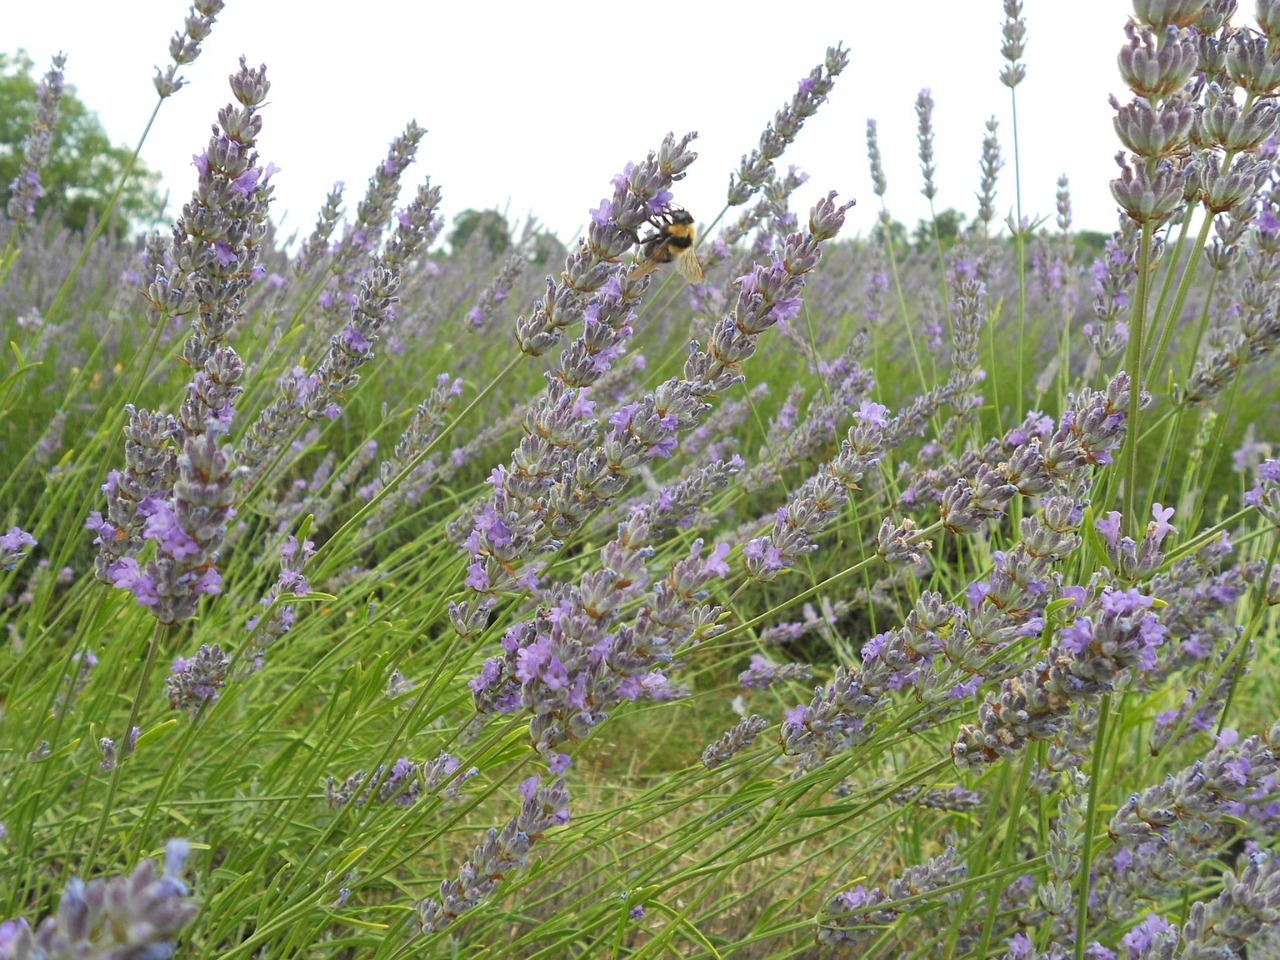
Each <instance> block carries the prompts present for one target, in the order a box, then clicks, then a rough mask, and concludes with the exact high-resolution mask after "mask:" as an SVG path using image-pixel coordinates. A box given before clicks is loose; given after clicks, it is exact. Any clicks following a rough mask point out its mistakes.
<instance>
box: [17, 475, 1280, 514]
mask: <svg viewBox="0 0 1280 960" xmlns="http://www.w3.org/2000/svg"><path fill="white" fill-rule="evenodd" d="M1257 478H1258V479H1257V482H1256V483H1255V484H1254V485H1253V488H1252V489H1251V490H1249V491H1248V492H1247V493H1246V494H1245V495H1244V502H1245V504H1246V505H1247V506H1250V507H1253V508H1254V509H1256V510H1257V511H1258V513H1259V514H1261V515H1262V516H1263V517H1265V518H1266V519H1267V520H1269V521H1270V522H1271V523H1273V524H1276V525H1277V526H1280V460H1265V461H1263V462H1262V463H1261V464H1259V465H1258V470H1257ZM15 529H16V528H15Z"/></svg>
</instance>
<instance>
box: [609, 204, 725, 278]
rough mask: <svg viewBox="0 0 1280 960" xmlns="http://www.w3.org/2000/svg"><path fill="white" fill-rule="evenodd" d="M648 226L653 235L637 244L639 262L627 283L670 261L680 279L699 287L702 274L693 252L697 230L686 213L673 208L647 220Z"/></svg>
mask: <svg viewBox="0 0 1280 960" xmlns="http://www.w3.org/2000/svg"><path fill="white" fill-rule="evenodd" d="M649 223H650V224H651V225H652V226H653V229H654V231H655V232H654V233H652V234H650V235H649V236H647V237H645V238H644V239H642V240H641V241H640V262H639V263H637V264H636V266H635V269H633V270H632V271H631V273H630V275H629V276H628V278H627V279H629V280H639V279H640V278H641V277H644V276H648V275H649V274H651V273H653V272H654V271H655V270H657V269H658V267H660V266H662V265H663V264H664V263H670V262H671V261H672V260H674V261H675V262H676V269H677V270H679V271H680V275H681V276H682V277H684V278H685V279H686V280H688V281H689V282H690V283H701V282H702V280H703V278H704V277H705V276H706V274H704V273H703V270H702V264H701V263H699V262H698V255H697V254H696V253H695V252H694V250H693V241H694V239H695V237H696V235H697V230H696V228H695V227H694V225H693V217H692V215H691V214H690V213H689V211H688V210H681V209H680V208H678V207H673V208H672V209H670V210H668V211H667V212H666V213H663V214H659V215H657V216H654V217H650V218H649Z"/></svg>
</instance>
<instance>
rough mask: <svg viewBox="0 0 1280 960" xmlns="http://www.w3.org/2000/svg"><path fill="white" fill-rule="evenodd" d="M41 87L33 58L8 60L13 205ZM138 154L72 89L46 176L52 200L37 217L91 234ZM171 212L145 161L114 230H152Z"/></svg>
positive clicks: (1, 71) (2, 153)
mask: <svg viewBox="0 0 1280 960" xmlns="http://www.w3.org/2000/svg"><path fill="white" fill-rule="evenodd" d="M38 83H39V80H38V77H37V75H36V73H35V63H34V62H33V61H32V59H31V58H30V57H29V56H28V55H27V53H26V52H25V51H22V50H20V51H18V53H17V54H16V55H10V54H4V53H0V188H2V189H3V190H4V201H5V202H7V200H8V197H9V184H10V183H12V182H13V179H14V177H16V176H17V175H18V171H19V169H20V168H21V166H22V150H23V143H24V141H25V139H26V137H27V134H28V133H29V132H30V130H31V123H32V120H33V119H34V117H35V105H36V88H37V86H38ZM132 155H133V151H132V150H131V149H130V148H128V147H124V146H116V145H114V144H113V143H112V142H111V138H110V137H109V136H108V134H107V131H106V130H105V129H103V126H102V124H101V122H99V120H98V116H97V114H96V113H94V112H93V111H92V110H90V109H89V108H88V107H87V106H86V105H85V103H84V102H83V101H81V100H80V99H79V98H78V97H77V96H76V94H75V89H74V87H72V86H71V85H68V86H67V88H66V92H65V93H64V94H63V97H62V102H61V104H60V105H59V112H58V126H57V129H56V130H55V131H54V137H53V148H52V151H51V153H50V156H49V159H48V161H47V162H46V163H45V165H44V167H43V168H41V171H40V183H41V186H43V188H44V196H43V197H41V198H40V201H39V203H38V204H37V206H36V215H37V217H41V216H53V217H56V218H57V219H58V220H59V221H60V222H61V223H62V225H63V226H65V227H67V228H69V229H71V230H73V231H77V232H79V231H83V230H84V229H85V227H86V226H87V225H88V224H89V223H90V221H96V220H97V219H98V218H100V217H101V216H102V214H103V212H104V211H105V210H106V209H107V207H108V205H109V203H110V200H111V195H112V193H113V192H114V191H115V188H116V184H117V183H118V182H119V180H120V175H121V173H122V172H123V171H124V169H125V166H126V164H127V163H128V162H129V158H130V157H131V156H132ZM163 209H164V199H163V197H162V196H161V194H160V175H159V174H158V173H155V172H152V171H150V170H148V169H147V168H146V167H145V166H143V165H142V163H141V161H139V162H138V163H136V164H134V167H133V171H132V172H131V173H130V175H129V180H128V182H126V184H125V186H124V190H123V191H122V192H121V194H120V199H119V201H118V202H117V204H116V207H115V209H114V210H113V211H112V223H111V226H110V230H111V232H113V233H114V234H115V235H116V236H125V235H128V234H131V233H132V232H134V231H135V230H136V229H139V228H144V227H150V226H152V225H154V224H155V223H157V222H158V221H159V219H160V216H161V213H162V211H163Z"/></svg>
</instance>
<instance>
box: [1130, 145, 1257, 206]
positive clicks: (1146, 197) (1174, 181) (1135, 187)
mask: <svg viewBox="0 0 1280 960" xmlns="http://www.w3.org/2000/svg"><path fill="white" fill-rule="evenodd" d="M1241 159H1244V158H1241ZM1116 165H1117V166H1119V167H1120V178H1119V179H1118V180H1112V181H1111V196H1112V197H1114V198H1115V201H1116V203H1118V204H1119V205H1120V206H1121V208H1123V209H1124V211H1125V212H1126V213H1127V214H1129V216H1130V217H1131V218H1132V219H1133V220H1134V221H1135V222H1136V223H1148V222H1150V221H1152V220H1160V219H1162V218H1164V217H1166V216H1168V215H1169V214H1170V213H1171V212H1173V210H1174V208H1175V207H1177V205H1178V204H1179V202H1181V200H1182V175H1181V174H1180V173H1179V172H1178V171H1177V169H1176V168H1175V167H1174V165H1173V164H1172V163H1170V162H1169V161H1168V160H1161V161H1160V162H1159V163H1157V164H1156V169H1155V175H1154V176H1150V175H1149V174H1148V173H1147V167H1146V164H1142V163H1139V164H1138V165H1137V167H1136V168H1133V167H1130V166H1129V164H1128V161H1127V160H1126V159H1125V155H1124V154H1123V153H1117V154H1116ZM1228 206H1230V204H1228Z"/></svg>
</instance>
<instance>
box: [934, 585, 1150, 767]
mask: <svg viewBox="0 0 1280 960" xmlns="http://www.w3.org/2000/svg"><path fill="white" fill-rule="evenodd" d="M1151 607H1152V598H1151V597H1148V596H1144V595H1143V594H1140V593H1139V592H1138V591H1136V590H1125V591H1121V590H1113V589H1112V588H1110V587H1108V588H1106V589H1104V590H1103V591H1102V593H1101V594H1100V595H1099V596H1098V598H1097V599H1096V601H1095V602H1094V603H1093V604H1091V605H1089V606H1088V607H1086V608H1085V609H1084V610H1082V611H1080V613H1079V615H1078V616H1077V617H1076V620H1075V622H1074V623H1072V624H1071V625H1070V626H1069V627H1067V628H1066V629H1064V630H1063V631H1062V633H1061V635H1060V642H1059V644H1057V645H1054V646H1051V647H1050V648H1049V649H1048V650H1046V651H1045V653H1044V655H1043V658H1042V659H1039V660H1037V662H1036V663H1035V664H1033V665H1032V666H1031V667H1029V668H1028V669H1026V670H1024V671H1022V672H1021V673H1020V674H1018V675H1017V676H1015V677H1011V678H1009V679H1007V680H1005V681H1004V683H1003V684H1002V685H1001V687H1000V693H999V695H998V696H992V695H989V696H988V697H987V699H986V700H985V701H984V702H983V703H982V705H981V706H979V708H978V722H977V723H976V724H962V725H961V726H960V732H959V734H958V735H957V737H956V739H955V742H954V743H953V744H952V756H953V758H954V759H955V762H956V764H957V765H958V766H961V767H972V766H980V765H982V764H985V763H990V762H993V761H995V760H997V759H999V758H1000V757H1010V756H1013V755H1014V754H1015V753H1017V752H1018V751H1019V750H1021V749H1022V747H1023V746H1024V745H1025V744H1026V742H1027V741H1028V740H1047V739H1050V738H1052V737H1053V736H1054V735H1056V734H1057V733H1058V732H1059V731H1060V730H1061V729H1062V726H1063V722H1064V720H1065V718H1066V716H1067V712H1068V710H1069V708H1070V706H1071V704H1072V703H1075V702H1082V701H1088V700H1091V699H1093V698H1096V697H1098V696H1100V695H1101V694H1102V693H1105V692H1107V691H1110V690H1112V689H1114V687H1115V685H1116V684H1117V682H1119V681H1120V680H1121V678H1122V676H1123V675H1126V674H1127V673H1133V672H1137V671H1141V670H1147V669H1150V668H1151V667H1154V666H1155V664H1156V648H1157V647H1159V645H1160V644H1162V643H1163V642H1164V638H1165V633H1166V630H1165V627H1164V626H1163V625H1162V624H1161V623H1160V621H1159V620H1157V619H1156V617H1155V616H1154V615H1153V614H1151V613H1150V612H1149V611H1150V610H1151Z"/></svg>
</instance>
